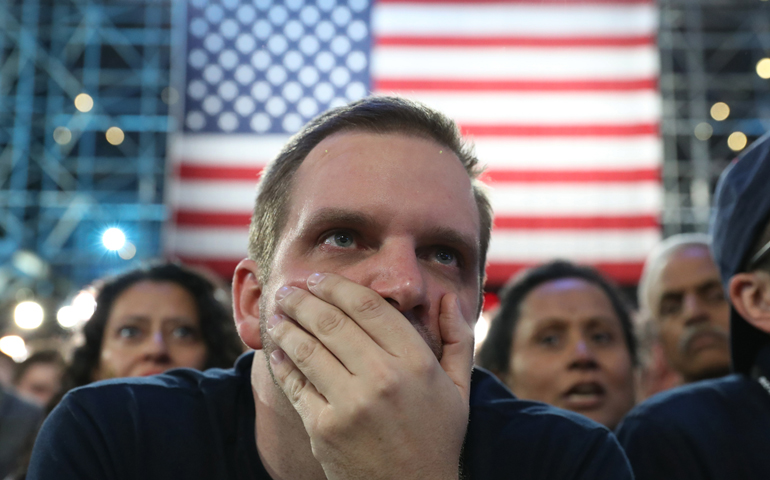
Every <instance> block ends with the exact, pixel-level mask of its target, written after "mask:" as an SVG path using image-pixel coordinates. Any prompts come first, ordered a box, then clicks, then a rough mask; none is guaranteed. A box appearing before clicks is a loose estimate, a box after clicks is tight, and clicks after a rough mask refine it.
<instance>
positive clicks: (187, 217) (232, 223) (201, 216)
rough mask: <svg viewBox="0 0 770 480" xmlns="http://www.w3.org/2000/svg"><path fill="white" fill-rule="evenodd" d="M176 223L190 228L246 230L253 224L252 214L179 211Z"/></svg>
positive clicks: (176, 213)
mask: <svg viewBox="0 0 770 480" xmlns="http://www.w3.org/2000/svg"><path fill="white" fill-rule="evenodd" d="M174 223H176V224H177V225H182V226H189V227H244V228H246V227H248V226H249V224H250V223H251V214H250V213H227V212H201V211H190V210H177V211H176V212H174Z"/></svg>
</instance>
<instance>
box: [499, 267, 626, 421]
mask: <svg viewBox="0 0 770 480" xmlns="http://www.w3.org/2000/svg"><path fill="white" fill-rule="evenodd" d="M503 378H504V380H505V381H506V383H507V384H508V385H509V386H510V387H511V389H512V390H513V392H514V393H515V394H516V395H517V396H518V397H519V398H523V399H528V400H538V401H541V402H545V403H549V404H551V405H554V406H556V407H560V408H565V409H567V410H572V411H575V412H578V413H581V414H583V415H585V416H587V417H589V418H591V419H592V420H595V421H597V422H599V423H601V424H603V425H606V426H607V427H609V428H614V427H615V426H616V425H617V424H618V423H619V422H620V420H621V418H623V416H624V415H625V414H626V412H628V410H630V409H631V407H632V406H633V404H634V379H633V368H632V361H631V355H630V353H629V350H628V347H627V345H626V343H625V340H624V337H623V329H622V326H621V323H620V320H619V319H618V317H617V315H616V313H615V310H614V309H613V308H612V303H611V302H610V299H609V298H607V295H606V294H605V293H604V291H603V290H602V289H601V288H600V287H598V286H596V285H594V284H592V283H589V282H587V281H585V280H581V279H575V278H566V279H559V280H554V281H551V282H547V283H544V284H542V285H540V286H539V287H537V288H535V289H534V290H532V292H530V293H529V295H527V297H526V298H525V299H524V302H523V303H522V305H521V315H520V318H519V321H518V323H517V325H516V330H515V331H514V333H513V345H512V353H511V358H510V365H509V372H508V374H507V375H506V376H504V377H503Z"/></svg>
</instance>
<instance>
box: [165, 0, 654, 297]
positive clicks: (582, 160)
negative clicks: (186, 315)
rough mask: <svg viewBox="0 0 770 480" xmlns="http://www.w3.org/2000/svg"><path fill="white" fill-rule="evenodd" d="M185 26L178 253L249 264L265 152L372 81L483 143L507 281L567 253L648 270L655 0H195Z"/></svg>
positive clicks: (617, 273) (626, 270)
mask: <svg viewBox="0 0 770 480" xmlns="http://www.w3.org/2000/svg"><path fill="white" fill-rule="evenodd" d="M184 28H185V29H186V38H187V44H186V50H185V52H184V55H180V56H179V59H178V60H179V63H180V65H179V67H182V66H183V67H184V95H182V98H183V99H184V107H183V109H182V113H181V118H180V124H181V125H182V126H183V128H180V132H179V133H178V134H176V135H174V136H173V137H172V139H171V142H170V161H171V168H169V175H170V179H169V182H168V185H169V188H168V203H169V206H170V209H171V211H172V214H173V215H172V221H171V222H170V224H169V225H168V229H167V235H166V242H165V244H166V253H167V254H168V255H169V256H174V257H177V258H180V259H182V260H185V261H187V262H190V263H196V264H205V265H207V266H209V267H211V268H213V269H214V270H216V271H218V272H220V273H221V274H222V275H224V276H226V277H229V276H231V275H232V271H233V268H234V266H235V265H236V263H237V262H238V261H239V260H240V259H241V258H243V257H244V256H245V254H246V245H247V236H248V225H249V219H250V214H251V210H252V207H253V201H254V196H255V185H256V181H257V178H258V176H259V173H260V171H261V169H262V168H263V167H264V165H265V164H266V163H267V162H268V161H270V160H271V159H272V158H273V157H275V155H276V154H277V153H278V151H279V149H280V148H281V146H282V145H283V144H284V143H285V141H286V140H287V139H288V137H289V136H290V135H291V134H292V133H294V132H296V131H297V130H298V129H300V128H301V126H302V125H303V124H304V123H305V122H306V121H307V120H309V119H310V118H312V117H314V116H315V115H317V114H318V113H320V112H322V111H324V110H325V109H328V108H330V107H333V106H337V105H342V104H345V103H347V102H350V101H353V100H357V99H359V98H362V97H364V96H366V95H369V94H375V95H377V94H397V95H402V96H406V97H410V98H414V99H418V100H421V101H423V102H425V103H426V104H428V105H430V106H432V107H434V108H436V109H438V110H440V111H442V112H444V113H446V114H448V115H449V116H450V117H452V118H454V119H455V120H456V121H457V122H458V124H459V125H460V127H461V129H462V131H463V133H464V134H465V135H467V136H468V137H470V138H471V139H472V140H473V141H474V142H475V144H476V151H477V154H478V156H479V157H480V159H481V160H482V162H483V163H486V164H487V166H488V171H487V173H486V179H487V181H488V183H489V184H490V185H491V187H492V198H493V206H494V210H495V227H494V231H493V235H492V242H491V245H490V253H489V262H490V264H489V268H488V270H487V274H488V282H489V283H490V284H491V285H492V286H495V285H500V284H502V283H504V282H505V281H506V280H507V279H508V278H509V277H510V276H511V275H512V274H514V273H515V272H517V271H518V270H520V269H521V268H524V267H526V266H530V265H533V264H537V263H540V262H543V261H547V260H550V259H552V258H567V259H571V260H573V261H576V262H579V263H586V264H591V265H595V266H597V267H598V268H600V269H601V270H602V271H604V272H605V273H607V274H608V275H610V276H611V277H613V278H614V279H616V280H617V281H619V282H621V283H625V284H632V283H635V282H636V281H637V280H638V278H639V275H640V272H641V266H642V263H643V261H644V258H645V256H646V254H647V253H648V251H649V250H650V249H651V248H652V247H653V246H654V245H655V243H656V242H657V241H658V240H659V239H660V228H659V215H660V211H661V203H662V189H661V184H660V171H661V163H662V158H661V157H662V147H661V140H660V137H659V134H658V126H659V121H660V116H661V102H660V96H659V93H658V91H657V77H658V71H659V70H658V54H657V49H656V46H655V34H656V29H657V10H656V7H655V4H654V2H653V1H647V0H595V1H580V0H573V1H569V0H566V1H565V0H562V1H556V0H538V1H532V2H527V1H518V0H508V1H457V0H443V1H434V0H421V1H406V0H380V1H376V2H372V1H370V0H319V1H315V2H310V1H303V0H282V1H280V0H273V1H271V0H253V1H252V0H219V1H208V0H191V1H190V2H189V3H188V4H187V12H186V22H185V25H184ZM182 64H183V65H182ZM180 71H181V70H180Z"/></svg>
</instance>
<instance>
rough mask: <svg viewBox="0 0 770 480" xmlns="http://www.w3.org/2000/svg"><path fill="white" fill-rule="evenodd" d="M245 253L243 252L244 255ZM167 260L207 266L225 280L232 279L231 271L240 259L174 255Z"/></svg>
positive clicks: (233, 270) (232, 271)
mask: <svg viewBox="0 0 770 480" xmlns="http://www.w3.org/2000/svg"><path fill="white" fill-rule="evenodd" d="M245 255H246V253H245V252H244V257H245ZM169 260H179V261H181V262H182V263H185V264H187V265H196V266H198V265H199V266H203V267H206V268H208V269H209V270H212V271H213V272H214V273H216V274H217V275H219V276H221V277H222V278H223V279H225V280H228V281H230V280H232V279H233V273H234V272H235V267H236V266H237V265H238V263H239V262H240V261H241V260H242V259H241V258H239V259H237V260H236V259H223V260H220V259H216V260H215V259H206V258H198V257H185V256H175V257H173V258H171V259H169Z"/></svg>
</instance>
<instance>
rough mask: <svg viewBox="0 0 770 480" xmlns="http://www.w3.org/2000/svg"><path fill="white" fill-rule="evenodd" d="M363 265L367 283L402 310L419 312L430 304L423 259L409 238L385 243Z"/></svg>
mask: <svg viewBox="0 0 770 480" xmlns="http://www.w3.org/2000/svg"><path fill="white" fill-rule="evenodd" d="M369 260H370V261H369V262H365V263H366V264H365V265H363V267H364V268H365V269H366V271H365V273H364V274H365V275H366V276H367V277H368V279H367V280H368V281H367V283H368V287H369V288H371V289H372V290H374V291H375V292H377V293H378V294H380V296H382V297H383V298H384V299H386V300H387V301H388V302H389V303H390V304H391V305H393V306H394V307H396V309H398V310H399V311H400V312H402V313H406V312H410V311H414V312H413V313H418V314H419V313H420V312H417V311H415V310H422V309H424V307H426V305H427V295H428V292H427V286H426V282H425V277H424V271H423V266H422V265H421V260H420V259H419V258H417V255H416V253H415V249H414V246H413V245H411V244H410V243H409V242H394V243H392V244H388V245H384V246H383V247H382V248H381V249H380V251H378V252H377V254H375V255H373V256H372V257H371V258H370V259H369Z"/></svg>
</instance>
